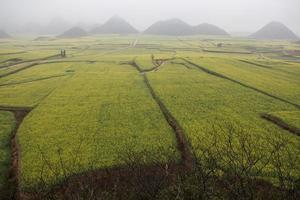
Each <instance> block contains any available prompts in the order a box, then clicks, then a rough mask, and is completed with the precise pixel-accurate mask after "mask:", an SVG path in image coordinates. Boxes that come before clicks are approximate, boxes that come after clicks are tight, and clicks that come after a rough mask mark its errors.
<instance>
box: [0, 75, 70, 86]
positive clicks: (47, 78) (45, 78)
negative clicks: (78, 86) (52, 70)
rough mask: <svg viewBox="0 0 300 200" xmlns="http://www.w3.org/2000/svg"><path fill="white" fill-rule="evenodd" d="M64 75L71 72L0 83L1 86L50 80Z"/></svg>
mask: <svg viewBox="0 0 300 200" xmlns="http://www.w3.org/2000/svg"><path fill="white" fill-rule="evenodd" d="M64 76H70V74H60V75H54V76H47V77H43V78H37V79H33V80H27V81H20V82H15V83H4V84H0V87H5V86H11V85H21V84H26V83H33V82H39V81H44V80H49V79H53V78H60V77H64Z"/></svg>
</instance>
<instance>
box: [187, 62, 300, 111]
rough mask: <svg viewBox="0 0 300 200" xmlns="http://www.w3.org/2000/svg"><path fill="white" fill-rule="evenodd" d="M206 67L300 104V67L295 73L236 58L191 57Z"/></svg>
mask: <svg viewBox="0 0 300 200" xmlns="http://www.w3.org/2000/svg"><path fill="white" fill-rule="evenodd" d="M191 60H193V61H194V62H195V63H197V64H199V65H201V66H203V67H205V68H206V69H209V70H212V71H214V72H217V73H220V74H222V75H225V76H227V77H229V78H232V79H234V80H236V81H239V82H241V83H244V84H247V85H249V86H252V87H254V88H257V89H259V90H262V91H264V92H266V93H269V94H271V95H274V96H276V97H279V98H281V99H285V100H287V101H289V102H292V103H294V104H298V105H299V104H300V101H299V99H300V89H299V85H300V79H299V78H298V76H297V75H296V73H299V70H300V68H296V67H295V68H293V70H294V71H295V73H294V74H293V73H286V72H282V71H280V70H276V67H275V66H274V68H275V69H273V68H264V67H259V66H256V65H253V64H249V63H245V62H240V61H237V60H234V59H230V58H228V59H225V58H216V57H211V58H207V57H203V58H194V59H191Z"/></svg>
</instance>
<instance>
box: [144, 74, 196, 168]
mask: <svg viewBox="0 0 300 200" xmlns="http://www.w3.org/2000/svg"><path fill="white" fill-rule="evenodd" d="M142 76H143V78H144V82H145V84H146V87H147V88H148V90H149V92H150V94H151V96H152V98H153V99H154V101H155V102H156V103H157V104H158V106H159V108H160V110H161V112H162V114H163V115H164V118H165V119H166V121H167V122H168V124H169V126H170V127H171V128H172V129H173V132H174V133H175V136H176V138H177V148H178V150H179V151H180V153H181V162H182V164H183V166H185V167H186V168H187V169H192V168H193V166H194V159H195V158H194V157H193V155H192V153H191V152H190V146H189V144H188V142H187V140H186V137H185V134H184V130H183V128H182V127H181V126H180V124H179V123H178V121H177V120H176V119H175V117H174V116H173V115H172V114H171V112H170V111H169V110H168V109H167V107H166V106H165V105H164V104H163V103H162V101H161V100H160V99H159V97H158V96H157V95H156V93H155V92H154V90H153V88H152V86H151V85H150V82H149V80H148V78H147V75H146V74H142Z"/></svg>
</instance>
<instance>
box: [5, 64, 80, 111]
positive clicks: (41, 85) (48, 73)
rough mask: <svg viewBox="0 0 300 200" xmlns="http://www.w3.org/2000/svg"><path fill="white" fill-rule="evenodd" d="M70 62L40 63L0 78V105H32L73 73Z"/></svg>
mask: <svg viewBox="0 0 300 200" xmlns="http://www.w3.org/2000/svg"><path fill="white" fill-rule="evenodd" d="M73 71H74V70H73V68H72V64H70V63H66V64H41V65H35V66H33V67H32V68H30V69H26V70H24V71H20V72H18V73H15V74H12V75H9V76H7V77H3V78H0V105H2V106H17V107H32V106H35V105H37V104H38V103H39V102H40V101H41V100H42V99H43V98H44V97H46V96H47V95H48V94H49V93H50V92H51V91H52V90H53V89H55V88H56V87H58V86H59V85H61V84H62V83H63V82H64V81H65V80H66V79H67V78H69V77H70V75H72V74H73Z"/></svg>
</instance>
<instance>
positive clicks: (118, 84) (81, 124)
mask: <svg viewBox="0 0 300 200" xmlns="http://www.w3.org/2000/svg"><path fill="white" fill-rule="evenodd" d="M80 69H81V71H80V72H77V73H76V74H75V75H74V76H73V77H72V78H71V79H69V80H68V81H67V82H66V83H65V84H64V85H63V86H61V87H59V88H57V89H56V90H55V91H53V92H52V93H51V94H50V95H49V96H48V97H47V98H45V99H44V100H43V101H42V102H41V103H40V104H39V105H38V106H37V107H36V108H35V109H34V110H33V111H32V112H31V113H30V114H29V115H28V117H27V118H26V119H25V121H24V122H23V124H22V126H21V128H20V131H19V132H18V136H19V141H20V145H21V149H22V151H21V177H22V178H21V186H22V188H23V189H25V190H26V189H30V188H33V187H34V186H37V185H38V184H39V183H40V182H39V181H40V175H41V174H40V173H41V172H42V170H43V174H44V176H43V178H44V180H45V181H46V182H47V183H48V184H50V185H51V184H55V183H58V182H60V181H62V180H63V179H64V177H65V176H64V172H63V170H64V168H63V167H62V166H61V165H60V156H61V159H62V160H63V163H64V166H66V171H67V176H69V175H70V176H71V175H74V174H78V173H84V172H86V171H89V170H97V169H106V168H113V167H116V166H122V163H123V161H122V159H121V158H122V157H123V156H126V152H127V151H128V150H129V149H132V151H133V152H134V153H137V154H138V153H139V152H141V151H145V150H146V151H149V152H151V154H152V155H153V156H155V157H157V156H158V157H160V159H161V162H169V161H173V160H176V161H178V160H179V157H180V155H179V152H178V151H177V148H176V146H177V143H176V138H175V135H174V134H173V132H172V129H171V128H170V127H169V125H168V123H167V121H165V119H164V117H163V115H162V113H161V111H160V109H159V107H158V106H157V104H156V103H155V101H154V100H153V98H152V97H151V95H150V94H149V92H148V90H147V87H146V85H145V83H144V81H143V78H142V77H141V76H140V74H139V73H138V72H137V71H136V70H134V68H132V67H131V66H129V65H127V66H126V65H108V66H107V65H105V64H104V65H101V64H87V65H81V66H80ZM128 88H130V90H128ZM58 151H59V152H60V154H59V153H58ZM77 156H78V157H77ZM76 157H77V158H78V159H76ZM151 157H152V156H149V157H147V158H145V159H146V160H147V162H149V164H151ZM37 158H38V159H37ZM45 161H46V163H50V164H46V165H45ZM74 162H75V163H74ZM50 165H51V166H52V167H53V168H55V169H57V171H55V170H54V171H53V168H51V166H50ZM43 166H44V168H43ZM56 172H57V173H56Z"/></svg>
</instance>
